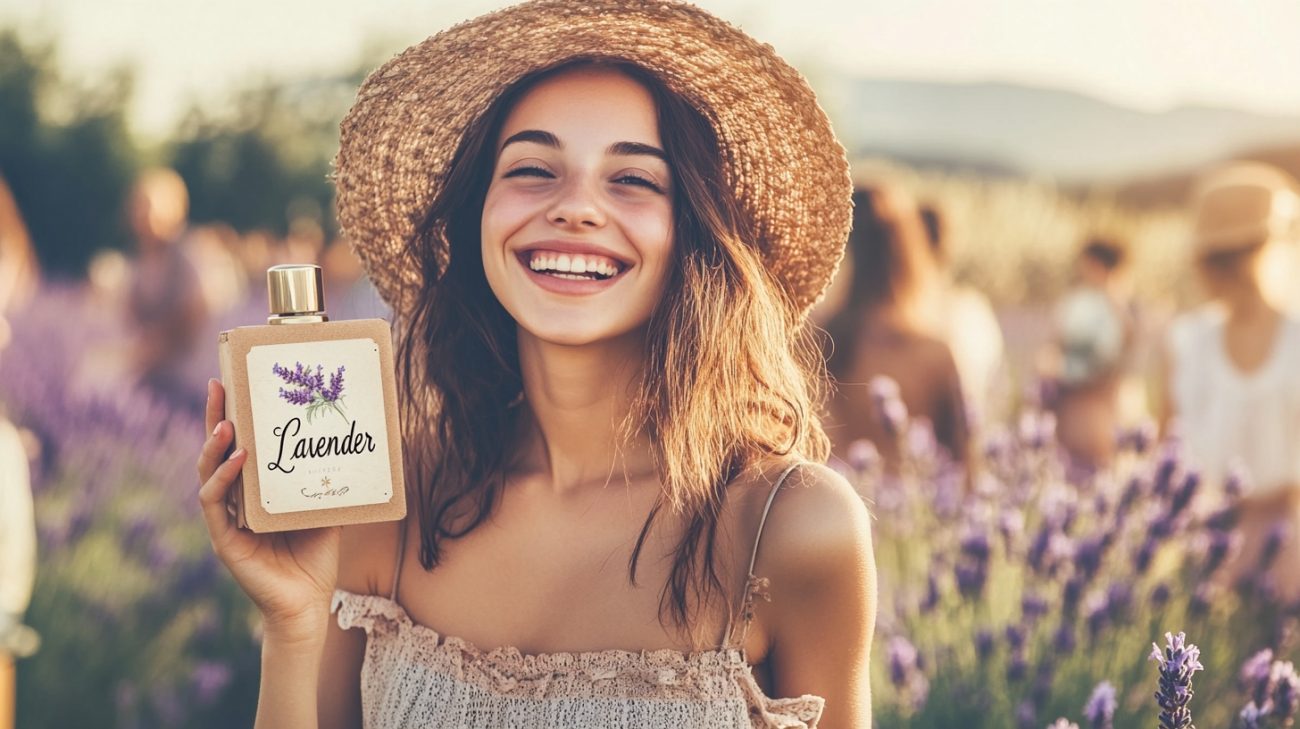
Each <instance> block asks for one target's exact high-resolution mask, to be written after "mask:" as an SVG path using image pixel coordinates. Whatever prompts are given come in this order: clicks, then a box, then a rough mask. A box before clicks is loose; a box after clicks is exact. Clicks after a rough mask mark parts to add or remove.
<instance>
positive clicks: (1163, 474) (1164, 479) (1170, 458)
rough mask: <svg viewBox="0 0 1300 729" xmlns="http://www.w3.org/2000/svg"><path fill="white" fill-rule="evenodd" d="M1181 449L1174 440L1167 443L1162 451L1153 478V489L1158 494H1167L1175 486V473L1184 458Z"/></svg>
mask: <svg viewBox="0 0 1300 729" xmlns="http://www.w3.org/2000/svg"><path fill="white" fill-rule="evenodd" d="M1180 451H1181V449H1180V448H1179V447H1178V445H1177V444H1176V443H1174V442H1170V443H1167V444H1165V447H1164V448H1163V449H1162V450H1161V452H1160V460H1159V461H1158V462H1157V464H1156V473H1155V477H1154V479H1153V480H1152V487H1151V491H1152V493H1154V494H1155V495H1156V496H1165V495H1167V494H1168V493H1169V489H1170V488H1171V487H1172V486H1173V481H1174V474H1175V473H1176V472H1177V471H1178V463H1179V461H1181V460H1182V453H1181V452H1180Z"/></svg>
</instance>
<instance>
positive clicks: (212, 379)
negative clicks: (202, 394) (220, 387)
mask: <svg viewBox="0 0 1300 729" xmlns="http://www.w3.org/2000/svg"><path fill="white" fill-rule="evenodd" d="M215 384H217V378H215V377H209V378H208V393H209V394H211V393H212V386H213V385H215Z"/></svg>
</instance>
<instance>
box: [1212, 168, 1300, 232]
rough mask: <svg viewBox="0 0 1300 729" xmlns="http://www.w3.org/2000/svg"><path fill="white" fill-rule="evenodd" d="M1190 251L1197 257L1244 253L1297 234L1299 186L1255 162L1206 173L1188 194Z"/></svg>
mask: <svg viewBox="0 0 1300 729" xmlns="http://www.w3.org/2000/svg"><path fill="white" fill-rule="evenodd" d="M1193 199H1194V204H1193V209H1194V212H1195V224H1194V228H1193V247H1194V248H1195V249H1196V251H1197V253H1198V254H1200V255H1206V254H1214V253H1227V252H1231V251H1238V250H1246V249H1248V248H1254V247H1256V246H1258V245H1261V244H1263V243H1264V242H1266V241H1268V240H1272V239H1275V238H1284V239H1285V238H1293V237H1295V236H1296V235H1297V233H1300V187H1297V185H1296V181H1295V179H1293V178H1292V177H1291V176H1290V175H1288V174H1287V173H1285V172H1283V171H1282V170H1279V169H1278V168H1276V167H1273V166H1271V165H1266V164H1262V163H1259V162H1234V163H1230V164H1228V165H1225V166H1222V167H1219V168H1217V169H1214V170H1212V171H1210V173H1209V174H1207V175H1205V177H1203V178H1202V180H1201V181H1200V184H1198V185H1197V189H1196V192H1195V194H1194V196H1193Z"/></svg>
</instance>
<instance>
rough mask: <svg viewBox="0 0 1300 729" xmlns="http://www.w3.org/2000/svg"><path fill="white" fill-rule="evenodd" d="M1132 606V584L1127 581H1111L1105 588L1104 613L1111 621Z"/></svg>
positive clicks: (1121, 615) (1116, 619) (1117, 618)
mask: <svg viewBox="0 0 1300 729" xmlns="http://www.w3.org/2000/svg"><path fill="white" fill-rule="evenodd" d="M1131 607H1133V585H1132V584H1131V583H1128V582H1112V583H1111V584H1110V587H1107V588H1106V613H1107V615H1109V616H1110V619H1111V620H1112V621H1118V620H1119V619H1120V618H1121V617H1123V615H1124V614H1125V613H1127V612H1128V610H1129V608H1131Z"/></svg>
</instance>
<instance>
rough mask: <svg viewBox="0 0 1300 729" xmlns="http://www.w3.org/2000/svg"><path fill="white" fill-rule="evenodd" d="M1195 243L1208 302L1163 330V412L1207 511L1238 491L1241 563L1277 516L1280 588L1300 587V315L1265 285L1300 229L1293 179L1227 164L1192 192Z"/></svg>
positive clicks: (1249, 559)
mask: <svg viewBox="0 0 1300 729" xmlns="http://www.w3.org/2000/svg"><path fill="white" fill-rule="evenodd" d="M1194 199H1195V202H1194V208H1193V212H1194V215H1195V228H1194V233H1193V236H1194V237H1193V249H1194V255H1195V256H1196V267H1197V270H1198V272H1199V274H1200V280H1201V282H1202V284H1203V286H1204V289H1205V293H1206V294H1207V298H1208V299H1209V302H1208V303H1207V305H1206V306H1204V307H1201V308H1199V309H1197V310H1193V311H1191V312H1188V313H1186V314H1183V315H1182V316H1180V317H1178V318H1177V319H1175V321H1174V322H1173V323H1172V324H1171V326H1170V330H1169V336H1168V340H1167V342H1166V346H1167V355H1168V359H1167V365H1168V372H1167V377H1166V380H1165V381H1166V383H1167V387H1168V393H1167V396H1166V398H1165V402H1166V411H1165V413H1164V420H1165V424H1166V426H1167V428H1168V429H1169V430H1170V431H1171V432H1173V433H1175V434H1176V435H1177V436H1178V437H1179V438H1180V439H1181V440H1182V442H1183V445H1184V449H1183V450H1184V453H1185V457H1186V458H1187V462H1188V464H1189V465H1190V466H1191V467H1192V468H1195V469H1196V470H1197V471H1198V472H1199V473H1200V474H1201V476H1202V479H1203V488H1202V496H1203V498H1202V499H1201V505H1200V508H1201V510H1202V511H1205V510H1209V509H1214V508H1216V507H1217V506H1218V505H1219V503H1220V502H1221V500H1222V498H1223V496H1224V495H1225V484H1226V483H1227V481H1228V479H1229V478H1230V477H1233V476H1235V477H1237V478H1239V479H1240V483H1241V484H1242V489H1243V497H1242V501H1241V516H1240V521H1239V525H1240V526H1241V528H1242V530H1243V532H1244V535H1245V537H1246V539H1245V543H1244V544H1243V548H1242V551H1241V553H1240V555H1239V559H1238V562H1239V564H1241V565H1243V566H1244V565H1250V564H1253V562H1254V560H1255V555H1257V554H1258V553H1259V550H1260V548H1261V547H1262V545H1263V543H1264V541H1265V540H1266V538H1267V535H1268V533H1269V532H1270V531H1272V530H1273V529H1274V528H1275V527H1276V526H1282V527H1285V528H1286V529H1287V531H1288V532H1290V535H1289V538H1288V539H1287V541H1286V544H1285V546H1284V547H1283V556H1282V558H1281V559H1279V561H1278V563H1277V565H1276V568H1275V569H1274V570H1273V577H1274V579H1275V580H1276V581H1277V584H1275V585H1274V587H1275V588H1276V589H1278V590H1279V591H1281V592H1283V593H1284V594H1288V595H1291V596H1297V595H1300V540H1297V539H1296V538H1295V537H1296V532H1297V527H1300V317H1297V316H1296V315H1295V314H1292V313H1288V312H1286V311H1285V310H1284V309H1283V308H1282V307H1281V306H1279V305H1278V303H1277V302H1276V301H1274V300H1272V298H1271V297H1270V296H1269V293H1268V291H1267V286H1266V278H1267V267H1268V264H1269V261H1270V260H1271V255H1270V253H1271V251H1272V250H1273V249H1274V248H1275V247H1277V246H1281V245H1295V244H1296V242H1297V239H1298V238H1300V235H1298V232H1300V186H1298V185H1297V183H1296V181H1295V180H1294V179H1292V178H1290V177H1289V176H1288V175H1286V174H1285V173H1284V172H1282V171H1280V170H1278V169H1276V168H1273V167H1269V166H1267V165H1262V164H1256V163H1235V164H1232V165H1228V166H1225V167H1223V168H1220V169H1218V170H1215V171H1213V172H1211V173H1210V174H1209V175H1207V176H1206V178H1205V179H1204V181H1203V182H1202V184H1201V185H1200V186H1199V188H1198V190H1197V192H1196V194H1195V198H1194Z"/></svg>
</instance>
